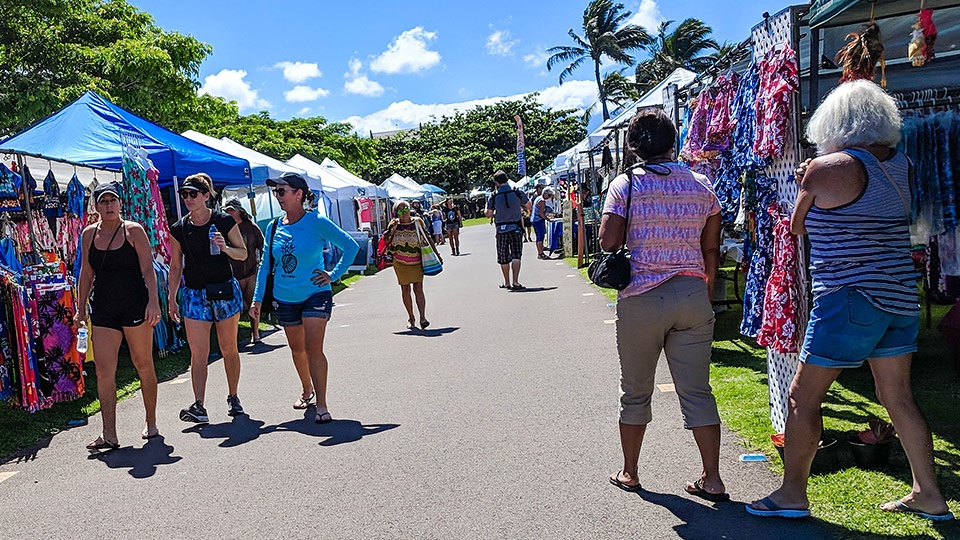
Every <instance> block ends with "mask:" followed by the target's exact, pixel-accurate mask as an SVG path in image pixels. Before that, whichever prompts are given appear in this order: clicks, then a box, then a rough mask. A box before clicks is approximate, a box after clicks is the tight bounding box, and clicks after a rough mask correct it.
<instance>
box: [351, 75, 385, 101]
mask: <svg viewBox="0 0 960 540" xmlns="http://www.w3.org/2000/svg"><path fill="white" fill-rule="evenodd" d="M343 89H344V90H346V92H347V93H348V94H359V95H361V96H367V97H378V96H382V95H383V85H382V84H380V83H378V82H377V81H371V80H370V79H368V78H367V76H366V75H360V76H359V77H355V78H353V79H350V80H348V81H347V82H345V83H344V84H343Z"/></svg>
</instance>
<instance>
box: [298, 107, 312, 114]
mask: <svg viewBox="0 0 960 540" xmlns="http://www.w3.org/2000/svg"><path fill="white" fill-rule="evenodd" d="M312 110H313V109H311V108H310V107H304V108H302V109H300V110H299V111H297V116H305V115H306V114H307V113H309V112H310V111H312Z"/></svg>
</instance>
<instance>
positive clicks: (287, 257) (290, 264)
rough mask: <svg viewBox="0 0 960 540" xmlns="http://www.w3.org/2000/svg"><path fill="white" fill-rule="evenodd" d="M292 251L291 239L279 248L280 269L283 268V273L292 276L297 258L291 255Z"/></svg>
mask: <svg viewBox="0 0 960 540" xmlns="http://www.w3.org/2000/svg"><path fill="white" fill-rule="evenodd" d="M293 250H294V246H293V239H292V238H291V239H290V241H288V242H284V243H283V245H281V246H280V253H281V256H280V267H281V268H283V271H284V273H287V274H292V273H293V271H294V270H296V269H297V257H296V255H294V254H293Z"/></svg>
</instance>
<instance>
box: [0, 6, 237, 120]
mask: <svg viewBox="0 0 960 540" xmlns="http://www.w3.org/2000/svg"><path fill="white" fill-rule="evenodd" d="M211 51H212V48H211V47H210V46H209V45H207V44H205V43H202V42H200V41H199V40H197V39H196V38H194V37H192V36H184V35H182V34H179V33H177V32H167V31H164V30H163V29H161V28H159V27H157V26H156V25H155V24H154V21H153V17H152V16H150V14H148V13H146V12H143V11H141V10H139V9H137V8H136V7H134V6H132V5H130V4H129V3H127V2H126V1H124V0H21V1H17V2H0V133H8V134H9V133H12V132H16V131H19V130H20V129H22V128H24V127H26V126H27V125H29V124H31V123H33V122H35V121H37V120H40V119H41V118H43V117H44V116H46V115H48V114H50V113H52V112H54V111H56V110H57V109H59V108H61V107H63V106H64V105H66V104H67V103H69V102H70V101H72V100H74V99H76V98H77V97H79V96H80V94H82V93H83V92H84V91H86V90H94V91H96V92H98V93H100V94H102V95H103V96H104V97H106V98H107V99H109V100H111V101H113V102H114V103H116V104H118V105H120V106H121V107H124V108H126V109H129V110H131V111H133V112H134V113H136V114H139V115H141V116H144V117H145V118H148V119H150V120H152V121H154V122H157V123H159V124H161V125H164V126H166V127H168V128H170V129H173V130H175V131H183V130H185V129H188V128H189V127H190V126H191V122H194V121H196V119H197V117H196V116H195V115H197V114H200V115H201V116H200V119H201V120H203V121H210V120H212V119H214V118H218V117H221V118H222V117H229V116H232V115H235V114H236V106H235V105H232V104H229V103H227V102H225V101H224V100H222V99H216V98H209V97H200V96H197V88H198V87H199V83H198V81H197V78H198V76H199V72H200V64H201V62H203V60H204V59H205V58H206V57H207V56H208V55H209V54H210V53H211Z"/></svg>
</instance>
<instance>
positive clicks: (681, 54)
mask: <svg viewBox="0 0 960 540" xmlns="http://www.w3.org/2000/svg"><path fill="white" fill-rule="evenodd" d="M672 24H673V21H664V22H662V23H660V28H659V29H658V30H657V36H656V38H655V40H654V42H653V44H652V45H651V46H650V58H649V59H647V60H644V61H643V62H640V63H639V64H637V70H636V75H637V77H636V81H637V90H638V91H639V93H641V94H643V93H645V92H646V91H647V90H649V89H651V88H653V87H654V86H656V85H657V84H659V83H660V81H662V80H663V79H665V78H667V76H668V75H670V74H671V73H673V71H674V70H676V69H677V68H681V67H682V68H685V69H689V70H690V71H692V72H694V73H700V72H702V71H704V70H706V69H707V68H709V67H710V66H711V65H713V64H714V62H715V61H716V58H715V57H713V56H711V55H710V54H709V53H710V52H715V51H718V50H719V49H720V45H719V44H717V42H716V41H715V40H714V39H713V38H711V37H710V35H711V34H712V33H713V29H712V28H710V27H709V26H707V25H706V24H705V23H704V22H703V21H701V20H699V19H693V18H690V19H684V20H683V21H682V22H681V23H680V24H678V25H677V26H676V27H674V29H673V30H670V31H668V30H669V28H670V26H671V25H672ZM705 53H706V54H705Z"/></svg>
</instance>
